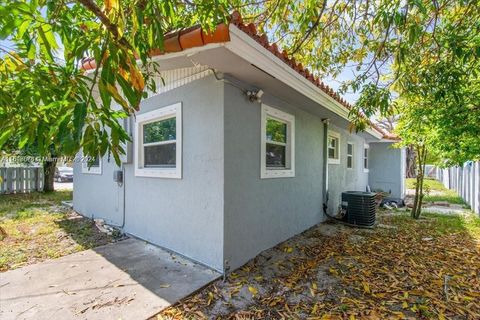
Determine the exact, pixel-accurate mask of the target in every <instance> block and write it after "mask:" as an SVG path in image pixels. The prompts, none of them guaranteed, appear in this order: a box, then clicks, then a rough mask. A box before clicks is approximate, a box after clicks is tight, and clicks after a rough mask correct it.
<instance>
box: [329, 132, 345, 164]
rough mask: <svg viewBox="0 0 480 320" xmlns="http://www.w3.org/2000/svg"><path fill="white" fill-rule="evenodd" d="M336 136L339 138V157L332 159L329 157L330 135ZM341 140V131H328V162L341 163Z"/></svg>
mask: <svg viewBox="0 0 480 320" xmlns="http://www.w3.org/2000/svg"><path fill="white" fill-rule="evenodd" d="M330 136H332V137H334V138H337V139H338V145H337V153H338V154H337V158H336V159H331V158H329V157H328V147H329V146H328V137H330ZM341 141H342V139H341V138H340V133H338V132H336V131H330V130H329V131H328V136H327V159H328V164H340V157H341V152H340V146H341Z"/></svg>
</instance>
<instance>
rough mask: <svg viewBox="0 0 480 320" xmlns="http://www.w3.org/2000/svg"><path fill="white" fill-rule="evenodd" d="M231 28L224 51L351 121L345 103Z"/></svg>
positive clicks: (376, 134)
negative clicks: (233, 54)
mask: <svg viewBox="0 0 480 320" xmlns="http://www.w3.org/2000/svg"><path fill="white" fill-rule="evenodd" d="M229 29H230V42H226V43H225V44H224V45H225V48H227V49H229V50H230V51H232V52H233V53H235V54H236V55H238V56H240V57H242V58H244V59H245V60H247V61H249V62H250V63H252V64H254V65H255V66H257V67H259V68H261V69H262V70H264V71H265V72H267V73H269V74H271V75H272V76H274V77H275V78H276V79H278V80H279V81H282V82H283V83H285V84H286V85H288V86H290V87H291V88H293V89H295V90H296V91H298V92H300V93H301V94H303V95H304V96H306V97H308V98H310V99H311V100H313V101H315V102H317V103H318V104H320V105H321V106H323V107H325V108H326V109H328V110H330V111H332V112H334V113H336V114H338V115H339V116H341V117H342V118H344V119H346V120H348V121H350V119H349V118H348V113H349V111H348V110H347V109H346V108H345V107H344V106H343V105H342V104H340V103H339V102H338V101H336V100H335V99H333V98H332V97H330V96H329V95H328V94H326V93H325V92H323V91H322V90H321V89H320V88H318V87H317V86H316V85H314V84H313V83H312V82H310V80H308V79H306V78H305V77H303V76H302V75H301V74H299V73H298V72H297V71H295V70H294V69H292V68H291V67H290V66H288V65H287V64H285V62H284V61H282V60H281V59H279V58H278V57H277V56H275V55H274V54H273V53H271V52H270V51H268V50H267V49H265V48H264V47H263V46H261V45H260V44H259V43H258V42H257V41H255V40H254V39H252V38H251V37H250V36H249V35H247V34H245V33H244V32H243V31H241V30H240V29H238V28H237V27H236V26H235V25H233V24H230V27H229ZM366 132H367V133H368V134H370V135H372V136H373V137H375V138H377V139H381V138H382V134H380V133H379V132H377V131H376V130H374V129H373V128H368V129H367V130H366Z"/></svg>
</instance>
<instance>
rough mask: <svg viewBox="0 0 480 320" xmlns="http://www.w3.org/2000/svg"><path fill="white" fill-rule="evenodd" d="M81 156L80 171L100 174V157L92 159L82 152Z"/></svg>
mask: <svg viewBox="0 0 480 320" xmlns="http://www.w3.org/2000/svg"><path fill="white" fill-rule="evenodd" d="M82 158H83V159H82V173H88V174H102V157H100V156H98V157H95V159H92V158H91V157H88V156H85V155H83V153H82Z"/></svg>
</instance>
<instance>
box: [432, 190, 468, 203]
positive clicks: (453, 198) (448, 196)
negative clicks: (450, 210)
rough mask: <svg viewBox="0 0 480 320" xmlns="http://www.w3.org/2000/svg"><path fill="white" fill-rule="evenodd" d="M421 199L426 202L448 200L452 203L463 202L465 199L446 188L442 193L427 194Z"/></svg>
mask: <svg viewBox="0 0 480 320" xmlns="http://www.w3.org/2000/svg"><path fill="white" fill-rule="evenodd" d="M423 201H428V202H448V203H452V204H463V205H464V204H465V201H464V200H463V199H462V197H460V196H459V195H458V194H457V193H456V192H455V191H453V190H446V191H444V192H443V194H432V195H430V194H427V195H425V196H424V197H423Z"/></svg>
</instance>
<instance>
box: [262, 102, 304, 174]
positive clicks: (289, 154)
mask: <svg viewBox="0 0 480 320" xmlns="http://www.w3.org/2000/svg"><path fill="white" fill-rule="evenodd" d="M261 113H262V114H261V121H262V124H261V130H260V131H261V150H260V178H261V179H269V178H291V177H295V116H294V115H292V114H289V113H286V112H283V111H280V110H278V109H275V108H272V107H270V106H268V105H266V104H263V103H262V112H261ZM267 118H273V119H278V120H280V121H282V122H286V123H287V148H286V150H285V156H286V160H287V161H286V163H289V164H290V165H289V168H287V169H281V168H278V169H274V168H268V167H267V159H266V152H267V134H266V131H267Z"/></svg>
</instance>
